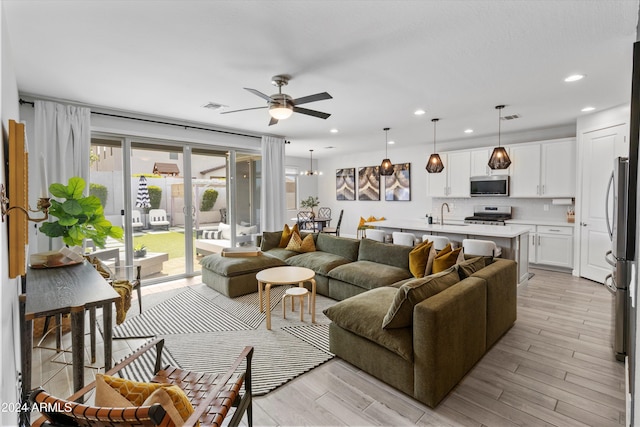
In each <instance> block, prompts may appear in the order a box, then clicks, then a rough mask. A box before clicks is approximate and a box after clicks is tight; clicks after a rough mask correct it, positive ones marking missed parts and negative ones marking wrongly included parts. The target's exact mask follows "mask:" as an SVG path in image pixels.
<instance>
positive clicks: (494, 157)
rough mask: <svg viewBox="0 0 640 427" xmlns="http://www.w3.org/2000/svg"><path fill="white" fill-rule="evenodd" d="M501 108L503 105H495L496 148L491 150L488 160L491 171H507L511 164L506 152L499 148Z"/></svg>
mask: <svg viewBox="0 0 640 427" xmlns="http://www.w3.org/2000/svg"><path fill="white" fill-rule="evenodd" d="M503 108H504V105H496V110H498V146H497V147H496V148H494V149H493V153H491V157H490V158H489V163H488V165H489V167H490V168H491V169H507V168H508V167H509V165H510V164H511V159H510V158H509V154H507V150H505V149H504V147H501V146H500V124H501V122H502V109H503Z"/></svg>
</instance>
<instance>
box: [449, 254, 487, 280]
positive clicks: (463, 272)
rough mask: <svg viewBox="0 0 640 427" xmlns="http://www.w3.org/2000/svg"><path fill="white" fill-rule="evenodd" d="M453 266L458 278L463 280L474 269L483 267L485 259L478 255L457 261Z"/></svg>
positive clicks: (477, 269) (478, 269)
mask: <svg viewBox="0 0 640 427" xmlns="http://www.w3.org/2000/svg"><path fill="white" fill-rule="evenodd" d="M455 267H456V269H457V270H458V275H459V276H460V280H464V279H466V278H467V277H469V276H471V275H472V274H473V273H475V272H476V271H480V270H482V269H483V268H484V267H485V260H484V258H483V257H481V256H479V257H475V258H471V259H467V260H464V261H462V262H459V263H458V264H456V265H455Z"/></svg>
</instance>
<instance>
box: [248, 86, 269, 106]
mask: <svg viewBox="0 0 640 427" xmlns="http://www.w3.org/2000/svg"><path fill="white" fill-rule="evenodd" d="M244 90H248V91H249V92H251V93H252V94H254V95H258V96H259V97H260V98H262V99H264V100H267V101H269V102H271V97H270V96H269V95H265V94H264V93H262V92H260V91H259V90H255V89H251V88H248V87H245V88H244Z"/></svg>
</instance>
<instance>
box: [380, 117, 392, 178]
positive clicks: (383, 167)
mask: <svg viewBox="0 0 640 427" xmlns="http://www.w3.org/2000/svg"><path fill="white" fill-rule="evenodd" d="M389 129H391V128H384V129H382V130H383V131H384V139H385V143H384V159H383V160H382V163H381V164H380V175H383V176H387V175H391V174H392V173H393V163H391V160H389V153H388V151H389V150H388V149H387V148H388V147H389Z"/></svg>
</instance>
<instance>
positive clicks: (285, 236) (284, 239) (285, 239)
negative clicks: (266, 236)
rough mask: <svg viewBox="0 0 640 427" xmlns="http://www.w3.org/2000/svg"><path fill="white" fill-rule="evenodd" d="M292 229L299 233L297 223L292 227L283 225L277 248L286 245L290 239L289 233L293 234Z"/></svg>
mask: <svg viewBox="0 0 640 427" xmlns="http://www.w3.org/2000/svg"><path fill="white" fill-rule="evenodd" d="M294 231H295V232H297V233H300V231H299V230H298V224H296V225H294V226H293V228H289V224H285V225H284V228H283V230H282V237H280V244H279V245H278V247H279V248H286V247H287V245H288V244H289V240H290V239H291V235H293V232H294Z"/></svg>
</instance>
